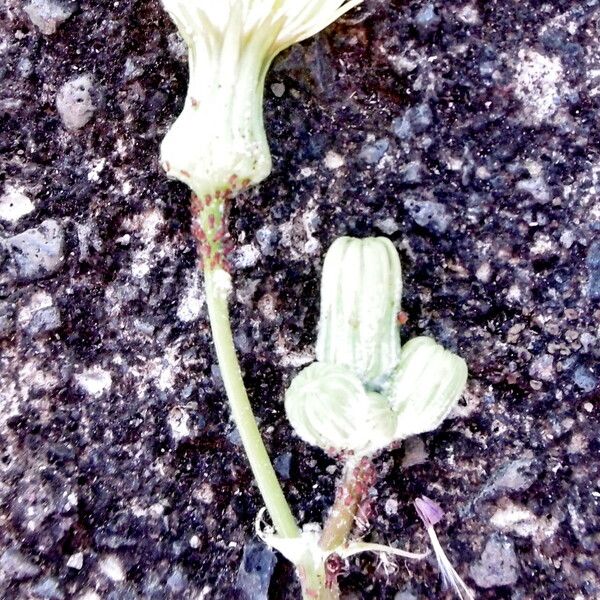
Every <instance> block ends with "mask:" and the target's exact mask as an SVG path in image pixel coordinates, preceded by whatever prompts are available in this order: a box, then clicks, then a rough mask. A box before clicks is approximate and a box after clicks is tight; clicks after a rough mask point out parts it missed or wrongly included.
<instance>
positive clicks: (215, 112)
mask: <svg viewBox="0 0 600 600" xmlns="http://www.w3.org/2000/svg"><path fill="white" fill-rule="evenodd" d="M361 1H362V0H350V1H346V0H162V2H163V5H164V7H165V9H166V10H167V11H168V13H169V15H170V16H171V18H172V19H173V21H174V22H175V23H176V25H177V27H178V29H179V32H180V33H181V36H182V37H183V39H184V40H185V42H186V43H187V45H188V48H189V69H190V81H189V87H188V93H187V97H186V100H185V105H184V108H183V111H182V112H181V114H180V115H179V118H178V119H177V120H176V121H175V123H174V125H173V127H172V128H171V130H170V131H169V132H168V134H167V136H166V137H165V139H164V140H163V143H162V147H161V160H162V164H163V166H164V168H165V170H166V171H167V173H168V174H169V175H170V176H172V177H175V178H176V179H179V180H181V181H183V182H184V183H186V184H188V185H189V186H190V187H191V188H192V190H193V191H194V192H195V193H196V194H197V195H198V196H199V197H203V196H205V195H209V194H213V193H215V192H217V191H223V190H230V191H232V192H235V191H236V189H238V188H239V187H243V186H244V185H248V184H250V183H258V182H260V181H261V180H262V179H264V178H265V177H266V176H267V175H268V174H269V172H270V170H271V155H270V152H269V147H268V143H267V139H266V135H265V131H264V125H263V116H262V100H263V87H264V81H265V76H266V73H267V70H268V68H269V65H270V64H271V62H272V60H273V58H274V57H275V56H276V55H277V54H278V53H279V52H281V51H282V50H284V49H285V48H287V47H288V46H290V45H292V44H294V43H296V42H299V41H301V40H303V39H306V38H308V37H310V36H312V35H314V34H316V33H317V32H319V31H320V30H321V29H323V28H325V27H327V26H328V25H329V24H330V23H332V22H333V21H335V20H336V19H337V18H338V17H339V16H341V15H342V14H343V13H345V12H346V11H348V10H350V9H351V8H353V7H354V6H357V5H358V4H360V2H361Z"/></svg>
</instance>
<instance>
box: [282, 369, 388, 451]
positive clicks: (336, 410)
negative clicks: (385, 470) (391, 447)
mask: <svg viewBox="0 0 600 600" xmlns="http://www.w3.org/2000/svg"><path fill="white" fill-rule="evenodd" d="M285 410H286V413H287V417H288V419H289V421H290V423H291V425H292V427H293V428H294V430H295V431H296V433H297V434H298V435H299V436H300V437H301V438H302V439H303V440H304V441H305V442H307V443H309V444H312V445H314V446H319V447H320V448H323V449H324V450H327V451H332V452H335V453H343V452H353V453H356V454H359V455H362V454H372V453H373V452H375V451H376V450H379V449H380V448H383V447H385V446H386V445H387V444H389V443H390V441H391V440H392V437H393V435H394V431H395V428H396V418H395V415H394V412H393V411H392V410H391V408H390V405H389V402H388V401H387V400H386V398H384V397H383V396H382V395H381V394H377V393H375V392H367V391H366V390H365V389H364V388H363V385H362V383H361V382H360V380H359V379H358V377H357V376H356V375H354V373H352V372H351V371H349V370H348V369H346V368H345V367H341V366H336V365H330V364H325V363H319V362H316V363H313V364H312V365H310V366H308V367H306V369H303V370H302V371H301V372H300V373H299V374H298V375H297V376H296V377H295V378H294V380H293V381H292V384H291V385H290V387H289V389H288V390H287V392H286V395H285ZM357 425H358V426H357Z"/></svg>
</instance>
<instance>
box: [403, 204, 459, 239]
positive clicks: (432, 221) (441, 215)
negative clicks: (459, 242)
mask: <svg viewBox="0 0 600 600" xmlns="http://www.w3.org/2000/svg"><path fill="white" fill-rule="evenodd" d="M404 206H405V207H406V208H407V210H408V212H409V214H410V216H411V217H412V218H413V219H414V221H415V223H417V224H418V225H420V226H421V227H424V228H425V229H427V230H428V231H430V232H431V233H435V234H437V235H439V234H442V233H445V232H446V230H447V229H448V226H449V225H450V223H451V221H452V217H451V215H449V214H448V210H447V209H446V207H445V206H444V205H443V204H441V203H440V202H435V201H434V200H417V199H414V198H408V199H407V200H405V201H404Z"/></svg>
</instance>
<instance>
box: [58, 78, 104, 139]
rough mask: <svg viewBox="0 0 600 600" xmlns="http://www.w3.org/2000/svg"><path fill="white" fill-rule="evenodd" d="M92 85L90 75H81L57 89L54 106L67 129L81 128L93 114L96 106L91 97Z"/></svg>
mask: <svg viewBox="0 0 600 600" xmlns="http://www.w3.org/2000/svg"><path fill="white" fill-rule="evenodd" d="M93 86H94V84H93V81H92V78H91V76H90V75H81V76H80V77H76V78H75V79H70V80H69V81H67V82H66V83H64V84H63V85H62V87H61V88H60V90H59V91H58V94H57V96H56V108H57V109H58V114H59V115H60V118H61V120H62V122H63V125H64V126H65V127H66V128H67V129H69V130H71V131H74V130H76V129H81V128H82V127H84V126H85V125H87V124H88V123H89V121H90V120H91V119H92V117H93V116H94V112H95V110H96V106H95V102H94V100H93V98H92V90H93Z"/></svg>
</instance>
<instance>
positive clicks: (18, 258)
mask: <svg viewBox="0 0 600 600" xmlns="http://www.w3.org/2000/svg"><path fill="white" fill-rule="evenodd" d="M6 246H7V248H8V250H9V253H10V255H11V258H12V262H13V265H14V267H13V268H14V270H15V272H16V276H17V278H18V279H19V280H20V281H23V282H29V281H36V280H38V279H42V278H44V277H48V276H49V275H52V274H53V273H55V272H56V271H58V270H59V269H60V268H61V266H62V264H63V260H64V233H63V229H62V226H61V224H60V223H59V222H58V221H56V220H55V219H46V220H45V221H43V222H42V223H41V225H39V226H38V227H35V228H34V229H28V230H27V231H24V232H23V233H19V234H17V235H14V236H12V237H10V238H8V240H7V241H6ZM9 264H10V263H9ZM9 268H10V267H9Z"/></svg>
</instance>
